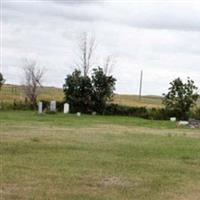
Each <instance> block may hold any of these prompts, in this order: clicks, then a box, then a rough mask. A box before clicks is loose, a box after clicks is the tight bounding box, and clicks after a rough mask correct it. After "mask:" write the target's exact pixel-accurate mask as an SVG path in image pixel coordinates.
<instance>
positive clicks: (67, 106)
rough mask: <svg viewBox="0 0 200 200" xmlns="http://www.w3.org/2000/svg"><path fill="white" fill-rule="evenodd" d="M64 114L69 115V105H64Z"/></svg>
mask: <svg viewBox="0 0 200 200" xmlns="http://www.w3.org/2000/svg"><path fill="white" fill-rule="evenodd" d="M64 113H65V114H67V113H69V104H68V103H65V104H64Z"/></svg>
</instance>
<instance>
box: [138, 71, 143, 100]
mask: <svg viewBox="0 0 200 200" xmlns="http://www.w3.org/2000/svg"><path fill="white" fill-rule="evenodd" d="M142 79H143V70H141V73H140V89H139V100H141V98H142Z"/></svg>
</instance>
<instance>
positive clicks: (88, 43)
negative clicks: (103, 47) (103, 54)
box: [77, 32, 96, 76]
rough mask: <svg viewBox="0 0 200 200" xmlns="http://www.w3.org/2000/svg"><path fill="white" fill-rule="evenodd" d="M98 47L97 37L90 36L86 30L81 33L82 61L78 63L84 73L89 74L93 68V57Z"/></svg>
mask: <svg viewBox="0 0 200 200" xmlns="http://www.w3.org/2000/svg"><path fill="white" fill-rule="evenodd" d="M95 47H96V42H95V37H94V36H89V35H88V34H87V33H86V32H84V33H83V34H82V35H81V39H80V41H79V49H80V63H79V64H77V66H78V67H79V69H80V70H82V71H83V75H84V76H87V75H88V73H89V71H90V69H91V68H92V58H93V55H94V50H95Z"/></svg>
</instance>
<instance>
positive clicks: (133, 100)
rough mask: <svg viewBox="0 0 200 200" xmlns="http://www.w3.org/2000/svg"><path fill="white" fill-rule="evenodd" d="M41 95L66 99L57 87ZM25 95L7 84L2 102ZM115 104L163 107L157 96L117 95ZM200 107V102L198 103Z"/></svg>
mask: <svg viewBox="0 0 200 200" xmlns="http://www.w3.org/2000/svg"><path fill="white" fill-rule="evenodd" d="M39 90H40V95H39V97H38V99H39V100H48V101H50V100H52V99H54V100H57V101H62V100H63V98H64V94H63V90H62V88H56V87H42V88H40V89H39ZM24 98H25V95H24V90H23V86H19V85H11V84H5V85H4V86H3V87H2V90H1V91H0V101H5V102H13V100H14V99H15V100H16V101H24ZM113 103H117V104H121V105H127V106H138V107H140V106H145V107H163V105H162V97H160V96H155V95H147V96H143V97H142V99H141V101H140V100H139V98H138V96H137V95H122V94H116V95H115V96H114V99H113ZM198 104H199V105H200V100H199V101H198Z"/></svg>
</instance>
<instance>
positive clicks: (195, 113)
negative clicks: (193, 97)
mask: <svg viewBox="0 0 200 200" xmlns="http://www.w3.org/2000/svg"><path fill="white" fill-rule="evenodd" d="M190 117H191V118H194V119H198V120H200V107H197V108H194V109H193V110H192V112H191V113H190Z"/></svg>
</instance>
